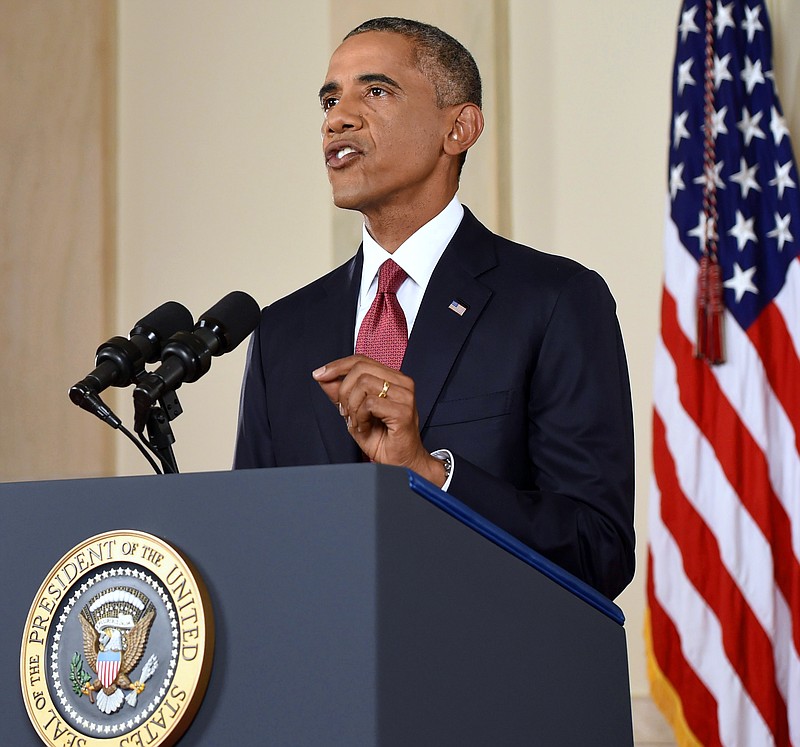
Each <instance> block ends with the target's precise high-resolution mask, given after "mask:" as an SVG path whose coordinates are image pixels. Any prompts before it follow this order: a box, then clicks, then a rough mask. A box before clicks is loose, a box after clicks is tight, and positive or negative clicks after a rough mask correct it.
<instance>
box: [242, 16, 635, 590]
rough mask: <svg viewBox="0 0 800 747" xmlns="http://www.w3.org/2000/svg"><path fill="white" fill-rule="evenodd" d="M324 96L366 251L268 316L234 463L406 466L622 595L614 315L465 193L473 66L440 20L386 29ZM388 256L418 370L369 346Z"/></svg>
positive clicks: (597, 286) (329, 160) (332, 163)
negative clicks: (363, 336) (365, 337)
mask: <svg viewBox="0 0 800 747" xmlns="http://www.w3.org/2000/svg"><path fill="white" fill-rule="evenodd" d="M320 101H321V104H322V108H323V111H324V117H325V118H324V123H323V126H322V136H323V152H324V154H325V161H326V166H327V170H328V176H329V179H330V182H331V185H332V189H333V196H334V202H335V204H336V205H337V206H339V207H342V208H345V209H350V210H358V211H360V212H361V213H362V215H363V216H364V232H363V236H364V242H363V244H362V246H361V247H360V248H359V251H358V253H357V254H356V256H355V257H354V258H353V259H351V260H350V261H349V262H347V263H346V264H344V265H343V266H341V267H339V268H338V269H336V270H334V271H333V272H331V273H329V274H328V275H326V276H325V277H323V278H321V279H319V280H317V281H316V282H314V283H312V284H310V285H308V286H306V287H305V288H303V289H301V290H299V291H297V292H295V293H293V294H292V295H290V296H288V297H286V298H284V299H281V300H280V301H277V302H275V303H274V304H272V305H271V306H269V307H268V308H266V309H265V310H264V312H263V316H262V321H261V324H260V326H259V329H258V330H257V331H256V333H255V334H254V335H253V339H252V342H251V348H250V353H249V357H248V364H247V371H246V373H245V381H244V386H243V391H242V402H241V411H240V419H239V431H238V437H237V446H236V456H235V462H234V466H235V467H237V468H246V467H271V466H291V465H307V464H326V463H339V462H357V461H359V460H362V459H364V458H369V459H371V460H373V461H375V462H379V463H382V464H392V465H400V466H406V467H408V468H410V469H413V470H414V471H416V472H417V473H419V474H420V475H422V476H423V477H425V478H426V479H428V480H430V481H431V482H432V483H434V484H435V485H437V486H442V487H443V488H444V489H446V490H447V491H448V492H450V493H451V494H452V495H453V496H455V497H456V498H458V499H459V500H461V501H463V502H464V503H465V504H467V505H469V506H471V507H472V508H473V509H475V510H476V511H478V512H479V513H480V514H482V515H483V516H485V517H486V518H487V519H489V520H490V521H492V522H494V523H495V524H497V525H498V526H500V527H502V528H503V529H505V530H507V531H508V532H510V533H511V534H512V535H514V536H516V537H517V538H519V539H521V540H522V541H523V542H525V543H526V544H528V545H529V546H531V547H532V548H534V549H536V550H538V551H539V552H541V553H542V554H543V555H545V556H546V557H548V558H550V559H551V560H553V561H554V562H556V563H558V564H559V565H561V566H562V567H564V568H565V569H567V570H569V571H571V572H572V573H574V574H576V575H577V576H578V577H580V578H583V579H584V580H586V581H587V582H588V583H590V584H592V585H593V586H595V587H596V588H597V589H599V590H600V591H601V592H603V593H604V594H606V595H607V596H609V597H611V598H613V597H614V596H616V595H617V594H618V593H619V592H620V591H621V590H622V589H623V588H624V587H625V585H627V583H628V582H629V581H630V579H631V578H632V576H633V569H634V552H633V551H634V531H633V426H632V413H631V400H630V387H629V382H628V373H627V366H626V362H625V354H624V350H623V346H622V340H621V335H620V332H619V327H618V324H617V320H616V314H615V304H614V301H613V298H612V297H611V294H610V293H609V291H608V288H607V287H606V285H605V283H604V282H603V280H602V279H601V278H600V277H599V276H598V275H597V274H596V273H594V272H593V271H590V270H587V269H586V268H584V267H582V266H581V265H579V264H577V263H575V262H573V261H571V260H568V259H565V258H562V257H556V256H553V255H547V254H543V253H540V252H537V251H535V250H533V249H529V248H527V247H523V246H520V245H518V244H514V243H513V242H510V241H508V240H506V239H503V238H501V237H499V236H497V235H495V234H493V233H491V232H490V231H489V230H488V229H486V228H485V227H484V226H483V225H481V224H480V223H479V222H478V220H477V219H476V218H475V217H474V216H473V215H472V214H471V213H470V212H469V211H468V210H466V209H464V208H462V206H461V205H460V203H459V202H458V200H457V198H456V197H455V195H456V191H457V188H458V180H459V176H460V172H461V168H462V166H463V163H464V159H465V157H466V152H467V150H468V149H469V148H470V147H471V146H472V145H473V144H474V143H475V141H476V140H477V139H478V137H479V135H480V134H481V131H482V128H483V116H482V113H481V109H480V107H481V91H480V77H479V75H478V71H477V67H476V66H475V63H474V60H473V59H472V57H471V55H470V54H469V52H467V51H466V49H464V48H463V47H462V46H461V45H460V44H459V43H458V42H457V41H455V40H454V39H452V37H449V36H448V35H447V34H444V33H443V32H441V31H440V30H439V29H436V28H434V27H430V26H427V25H425V24H419V23H417V22H413V21H405V20H403V19H375V20H373V21H368V22H367V23H365V24H362V25H361V26H359V27H358V28H357V29H354V31H352V32H351V33H350V34H349V35H348V36H347V37H346V38H345V40H344V42H343V43H342V44H341V46H340V47H339V48H338V49H337V50H336V51H335V52H334V54H333V56H332V58H331V62H330V66H329V69H328V74H327V77H326V80H325V83H324V85H323V86H322V89H321V90H320ZM388 259H391V260H396V262H397V264H398V265H399V266H400V267H402V269H403V270H404V271H405V275H403V277H405V276H406V275H407V277H406V279H405V281H404V282H402V285H400V288H399V290H397V291H396V298H397V299H398V301H399V304H400V306H401V307H402V315H403V316H404V317H405V318H404V320H403V322H402V323H403V324H405V325H406V327H407V330H408V332H409V333H410V334H409V335H408V338H407V349H406V350H405V355H404V357H403V358H402V366H401V368H400V370H396V368H392V367H390V366H389V365H386V364H385V363H380V362H378V361H377V360H374V359H373V358H372V357H368V356H365V355H354V354H353V351H354V349H355V344H356V337H357V334H360V333H359V332H358V330H359V329H360V328H361V324H362V320H363V319H364V317H365V315H366V314H367V310H368V309H369V308H370V304H371V303H375V301H374V300H373V299H374V298H375V296H376V293H378V291H377V285H378V280H377V275H378V268H379V267H380V266H381V265H382V264H383V263H384V262H385V261H386V260H388ZM403 345H405V336H404V337H403Z"/></svg>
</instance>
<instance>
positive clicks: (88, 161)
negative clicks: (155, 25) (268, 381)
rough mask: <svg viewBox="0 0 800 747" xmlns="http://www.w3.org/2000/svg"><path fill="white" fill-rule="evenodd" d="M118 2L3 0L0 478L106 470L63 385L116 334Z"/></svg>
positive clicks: (92, 428) (103, 447)
mask: <svg viewBox="0 0 800 747" xmlns="http://www.w3.org/2000/svg"><path fill="white" fill-rule="evenodd" d="M114 43H115V29H114V5H113V3H106V2H104V0H85V2H81V3H52V2H48V0H0V382H2V384H1V385H0V480H4V481H10V480H29V479H43V478H57V477H79V476H88V475H97V474H112V472H113V453H112V450H113V442H112V439H111V437H110V436H111V431H110V429H107V427H106V426H103V425H102V424H101V423H100V421H99V420H96V419H94V418H93V417H92V416H91V415H88V414H87V413H84V412H82V411H80V410H78V409H77V408H76V407H75V406H74V405H72V404H71V403H70V401H69V399H68V397H67V390H68V388H69V387H70V386H71V385H72V384H74V383H75V382H76V381H78V380H79V379H81V378H82V377H83V376H84V375H85V374H86V373H87V372H88V371H89V369H90V368H91V367H92V365H91V364H92V362H93V357H94V351H95V349H96V348H97V346H98V345H99V344H100V343H101V342H102V341H103V340H105V339H107V338H108V337H110V336H111V335H112V334H114V332H113V325H112V324H111V323H110V319H109V311H110V308H111V303H112V297H113V295H114V272H113V260H114V203H115V187H114V169H115V165H116V159H115V158H114V152H113V148H114V114H115V110H116V101H115V90H114V69H115V63H114Z"/></svg>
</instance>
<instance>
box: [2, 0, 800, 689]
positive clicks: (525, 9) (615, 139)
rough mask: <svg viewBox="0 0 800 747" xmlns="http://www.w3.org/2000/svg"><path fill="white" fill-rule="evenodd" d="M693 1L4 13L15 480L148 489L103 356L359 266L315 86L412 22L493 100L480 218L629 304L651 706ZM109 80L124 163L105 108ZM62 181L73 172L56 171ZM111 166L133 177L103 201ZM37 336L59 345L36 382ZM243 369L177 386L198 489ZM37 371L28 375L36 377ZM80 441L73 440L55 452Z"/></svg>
mask: <svg viewBox="0 0 800 747" xmlns="http://www.w3.org/2000/svg"><path fill="white" fill-rule="evenodd" d="M799 5H800V3H798V0H774V1H773V2H772V3H771V4H770V8H771V10H772V12H773V20H774V21H776V23H775V27H776V28H775V42H776V49H777V54H776V59H777V62H778V65H779V67H778V71H777V75H778V82H779V86H780V87H781V91H782V92H783V96H784V105H785V108H786V110H787V112H788V114H789V118H790V124H791V125H792V126H793V128H794V131H795V132H798V131H800V122H798V113H799V112H800V97H798V96H797V95H795V88H796V81H797V71H798V64H797V59H798V57H797V54H798V47H797V45H796V44H795V43H793V39H796V38H797V35H796V33H795V34H794V35H793V34H792V31H791V30H792V29H793V28H794V29H797V28H798V27H800V18H799V17H798V16H799V15H800V10H799V9H798V6H799ZM115 7H116V8H117V19H116V24H117V34H116V43H117V47H118V64H117V65H116V66H115V64H114V56H113V41H114V34H113V23H114V15H113V9H114V8H115ZM678 7H679V3H678V2H677V0H675V1H674V2H673V0H650V1H649V2H641V0H607V2H604V3H592V2H588V0H494V2H486V1H485V0H483V1H479V0H447V1H444V0H443V1H441V2H436V1H435V0H428V1H427V2H421V1H419V0H407V2H404V3H402V4H400V3H394V2H381V1H380V0H353V1H352V2H350V3H348V4H346V5H345V6H344V7H339V4H337V5H336V6H334V4H333V3H330V2H328V0H306V1H305V2H303V3H273V2H264V1H263V0H227V1H226V2H222V1H221V0H171V1H170V2H168V3H165V2H162V1H161V0H118V2H117V4H116V6H115V5H114V4H113V3H110V2H102V0H98V2H97V3H95V4H94V5H92V4H91V3H85V2H66V0H65V1H64V2H61V3H47V2H44V1H43V0H25V2H23V1H22V0H0V11H2V13H3V18H4V19H9V18H12V17H13V18H14V19H15V21H14V23H5V24H4V25H2V26H0V55H2V57H0V59H6V56H8V59H9V60H10V62H9V64H8V65H5V66H4V67H3V71H4V72H1V73H0V76H2V77H0V85H2V86H3V88H2V89H0V94H2V100H4V101H9V100H10V101H13V102H14V106H13V107H11V110H13V111H14V112H16V114H14V115H13V116H10V115H9V108H8V107H4V109H3V114H2V115H0V123H2V125H3V130H2V131H1V132H0V134H3V138H2V145H0V148H2V151H0V152H1V153H2V158H3V161H2V162H0V166H2V167H3V168H2V169H0V188H2V191H1V192H0V197H2V205H3V208H4V215H3V217H2V219H0V221H1V222H0V230H1V231H2V233H0V238H2V242H3V243H2V261H3V266H2V267H3V270H4V272H3V273H2V275H0V277H2V280H0V282H2V283H3V286H2V291H3V293H2V295H3V302H4V304H5V306H4V314H3V318H4V326H3V333H0V334H6V335H8V336H9V340H8V342H6V340H5V338H2V339H0V343H2V345H3V348H2V349H3V353H4V358H3V362H2V364H1V365H2V366H3V373H4V374H5V375H4V377H3V378H4V380H5V381H7V382H13V388H12V389H11V390H9V387H5V388H4V389H3V390H2V391H3V394H2V395H1V396H2V397H3V399H2V411H3V418H2V429H1V430H0V436H2V441H1V442H0V447H2V448H0V459H1V460H2V461H1V462H0V465H1V466H2V470H3V472H2V478H3V479H16V478H26V479H28V478H30V479H38V478H42V477H52V476H56V477H58V476H60V477H65V476H70V475H74V474H101V473H102V472H104V471H106V470H107V469H108V468H109V465H110V463H111V461H110V460H111V459H112V458H113V460H114V462H115V464H116V471H117V472H118V473H121V474H129V473H147V472H149V468H148V467H147V465H146V464H145V462H144V461H143V460H142V458H141V457H140V456H139V454H138V452H136V451H135V450H134V449H133V447H132V446H130V445H129V444H128V443H127V442H126V441H124V440H123V439H122V438H121V437H119V436H118V434H115V433H113V432H112V431H111V430H109V429H108V428H106V427H105V426H103V425H102V424H101V423H100V422H99V421H97V420H95V419H94V418H92V417H91V416H90V415H88V414H86V413H82V412H80V411H78V410H77V409H75V408H74V407H73V406H72V405H70V404H69V402H68V401H67V400H66V396H65V395H64V391H65V389H66V387H67V386H68V385H69V384H71V383H73V382H74V381H75V380H77V379H78V378H80V377H81V376H82V375H84V374H85V373H86V371H88V370H89V369H90V368H91V365H92V357H93V354H94V349H95V348H96V346H97V345H98V344H99V343H100V342H101V341H102V340H103V339H105V338H106V337H108V336H109V335H111V334H126V333H127V331H128V330H129V329H130V327H131V326H132V323H133V322H134V321H135V320H136V319H138V318H140V317H141V316H142V315H143V314H144V313H146V312H147V311H149V310H150V309H152V308H154V307H155V306H157V305H158V304H160V303H161V302H163V301H165V300H167V299H175V300H178V301H181V302H182V303H184V304H186V305H187V306H188V307H189V308H190V309H191V310H192V311H193V312H194V314H195V315H196V316H197V315H199V314H200V313H201V312H202V311H204V310H205V309H207V308H208V307H210V306H211V305H212V304H213V303H214V302H216V301H217V300H218V299H219V298H220V297H221V296H223V295H224V294H225V293H227V292H228V291H230V290H233V289H241V290H245V291H247V292H249V293H251V294H252V295H253V296H254V297H255V298H256V299H257V300H258V301H259V302H260V303H261V304H267V303H269V302H271V301H272V300H274V299H275V298H278V297H279V296H281V295H283V294H285V293H287V292H289V291H290V290H292V289H294V288H296V287H298V286H300V285H301V284H303V283H305V282H307V281H309V280H311V279H313V278H314V277H316V276H318V275H319V274H321V273H322V272H324V271H326V270H327V269H329V268H330V267H332V266H333V265H334V264H336V263H338V262H339V261H341V260H342V259H343V258H344V257H346V256H347V255H348V254H349V252H350V251H351V249H352V248H353V246H354V241H355V240H356V233H357V231H356V226H357V222H354V221H353V220H352V219H348V218H347V217H346V216H345V217H343V216H342V214H341V213H339V212H338V211H335V210H334V209H333V207H332V205H331V202H330V196H329V191H328V187H327V183H326V180H325V175H324V169H323V166H322V163H321V158H320V155H319V141H318V139H317V138H318V129H319V124H320V113H319V110H318V106H317V102H316V95H315V92H316V91H317V90H318V88H319V85H320V83H321V82H322V77H323V75H324V71H325V69H326V66H327V60H328V56H329V53H330V51H331V48H332V46H333V43H334V41H333V40H335V39H338V38H339V37H340V36H341V35H342V34H343V33H344V32H345V31H346V30H347V29H348V28H349V27H351V26H352V25H354V24H355V23H356V22H358V21H359V20H361V19H362V18H366V17H368V16H372V15H380V14H401V15H409V16H416V17H419V18H421V19H422V20H427V21H430V22H433V23H436V24H438V25H441V26H443V27H444V28H446V29H447V30H449V31H451V32H452V33H454V34H455V35H456V36H458V37H459V38H461V39H462V40H463V41H464V42H465V43H466V44H467V45H468V46H470V48H472V49H473V51H474V52H475V54H476V57H477V59H478V61H479V64H480V65H481V68H482V72H483V76H484V80H485V84H486V87H487V93H488V95H487V107H486V108H487V114H488V127H487V130H486V133H485V136H484V138H483V139H482V142H481V143H480V144H479V146H478V149H477V150H476V151H475V152H474V153H473V154H471V155H470V161H469V163H468V165H467V170H466V172H465V179H464V187H463V190H462V198H463V199H464V201H465V202H467V203H468V204H470V206H471V207H473V208H474V209H475V211H476V212H477V213H478V215H479V216H480V217H481V218H482V219H484V221H485V222H486V223H488V224H489V225H490V226H492V227H493V228H496V229H498V230H501V231H503V232H506V233H508V234H509V235H510V236H511V237H512V238H514V239H517V240H519V241H523V242H526V243H529V244H532V245H535V246H537V247H539V248H541V249H544V250H547V251H553V252H557V253H562V254H567V255H569V256H572V257H574V258H576V259H578V260H580V261H582V262H584V263H585V264H587V265H589V266H592V267H594V268H596V269H598V270H599V271H600V272H601V273H602V274H603V275H604V277H605V278H606V279H607V281H608V283H609V285H610V287H611V289H612V291H613V292H614V294H615V296H616V298H617V301H618V306H619V316H620V319H621V322H622V328H623V333H624V336H625V341H626V345H627V349H628V354H629V360H630V368H631V377H632V382H633V388H634V400H635V401H634V406H635V411H636V427H637V452H638V453H637V478H638V484H639V492H638V497H637V500H638V506H637V530H638V533H639V572H638V573H637V577H636V579H635V581H634V584H633V585H632V586H631V588H630V589H629V590H628V591H626V592H625V593H624V594H623V596H622V597H621V599H620V600H619V602H620V604H621V606H622V607H623V609H624V610H625V612H626V614H627V616H628V625H627V631H628V637H629V642H630V643H629V650H630V657H631V679H632V685H633V691H634V693H635V694H636V693H643V692H645V691H646V682H645V676H644V654H643V646H642V644H641V631H642V611H643V607H644V592H643V584H644V559H645V550H646V526H645V516H646V503H647V485H648V481H649V472H650V460H649V453H650V433H649V431H650V399H651V397H650V382H651V378H652V351H653V347H654V340H655V336H656V333H657V328H658V319H657V303H658V295H659V291H660V277H661V234H662V226H663V209H664V202H665V192H666V190H665V173H664V172H665V164H666V147H667V142H668V132H669V90H670V76H671V65H672V55H673V45H674V38H675V29H676V22H677V16H678ZM10 14H14V15H10ZM98 23H99V24H100V26H101V30H100V31H97V29H96V24H98ZM103 23H105V24H106V26H103ZM103 28H105V29H106V31H105V32H104V31H102V29H103ZM93 29H94V30H93ZM86 34H88V36H86ZM82 35H83V36H82ZM70 40H72V42H73V43H72V44H70V43H69V42H70ZM78 40H84V43H82V44H81V43H78ZM70 70H71V71H72V72H70ZM115 70H116V72H117V93H116V103H117V112H116V113H117V120H118V127H117V130H116V142H117V152H118V155H117V157H116V158H115V157H114V155H113V152H112V150H111V142H109V138H108V128H109V127H110V126H112V125H113V106H112V107H110V109H111V111H108V110H109V107H108V106H107V104H108V98H109V95H111V96H113V91H114V88H113V84H114V80H113V77H114V76H113V72H114V71H115ZM19 71H23V72H19ZM37 71H38V73H37ZM109 92H111V93H110V94H109ZM104 102H105V103H104ZM112 103H113V102H112ZM104 107H105V108H104ZM102 112H105V114H102V115H101V114H100V113H102ZM98 117H100V119H98ZM103 117H105V118H103ZM45 122H46V123H49V125H50V128H49V129H47V128H46V127H44V123H45ZM76 122H77V127H76V128H75V129H74V130H70V129H69V125H70V124H74V123H76ZM98 122H99V123H100V124H98ZM62 123H63V124H62ZM109 123H111V124H109ZM104 127H105V129H104ZM42 133H44V134H42ZM70 133H72V134H71V135H70ZM91 133H94V134H93V135H92V134H91ZM7 134H8V137H7V136H6V135H7ZM112 134H113V133H112ZM84 136H85V137H84ZM111 140H112V141H113V138H111ZM62 141H63V142H62ZM53 143H56V144H57V145H56V146H55V148H54V149H53V150H47V149H46V148H47V147H48V146H51V145H52V144H53ZM50 154H53V155H50ZM20 163H22V164H23V167H22V170H21V171H20V170H19V169H20ZM54 164H56V165H59V166H61V165H63V167H64V169H65V170H64V171H63V172H61V171H56V172H54V171H53V166H54ZM10 168H13V169H15V170H14V171H9V169H10ZM115 170H116V173H117V179H116V183H115V184H108V183H105V184H104V180H106V182H107V180H108V178H109V174H111V175H112V176H113V173H114V171H115ZM53 173H56V174H57V178H55V179H53V178H52V177H51V174H53ZM76 185H79V187H80V190H81V191H80V192H79V193H76ZM115 191H116V193H117V196H116V197H115ZM115 199H116V204H117V211H116V213H114V211H113V208H114V204H115ZM8 206H12V208H13V209H12V210H8V209H7V208H8ZM115 220H116V223H117V229H116V232H115V231H114V222H115ZM114 239H116V249H115V247H114ZM79 268H80V269H79ZM115 277H116V280H115V281H114V278H115ZM109 283H113V292H111V293H107V291H108V288H109ZM73 319H79V320H80V330H81V335H80V339H79V340H76V339H74V337H68V336H66V333H67V331H68V330H67V326H65V323H63V322H64V320H69V322H70V324H72V320H73ZM8 320H10V322H11V325H10V326H9V325H8ZM53 320H57V321H56V323H55V325H54V322H53ZM54 327H55V328H54ZM72 328H74V324H73V326H72V327H71V328H70V329H72ZM9 329H12V330H13V333H12V334H9V332H8V330H9ZM43 330H44V331H45V332H46V335H45V342H46V345H47V346H48V349H47V354H46V356H45V357H44V360H45V363H44V364H42V365H40V366H37V364H40V363H41V361H42V360H43V358H42V357H41V355H40V352H39V348H40V347H41V346H42V345H43V344H44V343H40V342H39V341H38V338H37V335H39V334H40V333H42V331H43ZM52 350H55V351H56V354H55V355H53V354H52V353H51V351H52ZM9 353H10V355H9ZM243 359H244V346H242V348H240V349H239V350H238V351H236V352H235V353H232V354H230V355H227V356H225V357H224V358H219V359H215V361H214V363H213V366H212V371H211V373H209V374H208V375H207V376H206V377H205V378H204V379H203V380H201V381H199V382H197V383H195V384H191V385H188V386H186V387H183V388H182V389H181V390H180V391H179V395H180V397H181V401H182V403H183V406H184V409H185V413H184V414H183V415H182V416H181V417H180V418H179V419H178V420H176V421H175V423H174V429H175V435H176V437H177V443H176V446H175V450H176V455H177V458H178V461H179V464H180V466H181V469H182V470H183V471H198V470H218V469H226V468H227V467H228V466H229V464H230V460H231V455H232V449H233V434H234V427H235V418H236V407H237V400H238V390H239V381H240V377H241V371H242V365H243ZM18 361H21V362H25V363H26V365H28V366H30V367H31V368H30V370H32V371H33V372H34V374H33V375H31V376H30V377H25V378H24V380H23V377H21V376H20V375H19V371H20V370H21V369H20V368H19V365H20V364H19V363H18ZM114 394H116V393H111V394H109V397H108V399H109V400H110V401H111V402H113V403H114V406H115V409H116V410H117V412H118V413H119V415H120V416H122V417H123V419H124V420H125V421H126V423H128V424H130V422H131V420H132V405H131V402H130V392H129V391H125V392H121V393H119V396H114ZM65 429H66V430H65ZM70 429H75V430H70ZM67 431H69V432H70V436H69V438H68V440H67V442H68V443H69V444H71V445H70V446H64V439H62V438H61V435H60V434H61V433H64V432H67ZM112 450H113V457H112V453H111V452H112ZM86 455H89V456H88V457H87V456H86Z"/></svg>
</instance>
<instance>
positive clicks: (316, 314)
mask: <svg viewBox="0 0 800 747" xmlns="http://www.w3.org/2000/svg"><path fill="white" fill-rule="evenodd" d="M362 261H363V255H362V253H361V250H360V249H359V251H358V253H357V254H356V256H355V257H353V259H351V260H350V261H349V262H347V263H346V264H344V265H342V266H341V267H340V268H338V269H337V270H334V271H333V272H332V273H331V274H330V275H328V277H327V278H325V279H324V280H323V281H322V282H321V284H320V286H321V288H320V289H321V292H320V293H319V295H318V296H317V298H315V299H314V300H313V301H311V302H310V303H309V304H308V305H307V307H306V309H305V318H306V323H305V329H306V337H307V340H308V346H307V355H306V361H307V369H308V383H309V392H310V397H311V402H312V407H313V410H314V415H315V417H316V420H317V425H318V426H319V433H320V436H321V438H322V442H323V444H324V446H325V450H326V452H327V454H328V457H329V460H330V462H331V463H334V464H335V463H341V462H357V461H359V459H360V454H361V452H360V450H359V448H358V447H357V446H356V444H355V441H353V439H352V438H351V437H350V435H349V434H348V433H347V429H346V428H345V425H344V422H343V421H342V418H341V416H340V415H339V412H338V411H337V409H336V407H335V405H333V404H332V403H331V401H330V400H329V399H328V398H327V396H326V395H325V393H324V392H323V391H322V388H321V387H320V386H319V384H317V383H316V382H315V381H314V380H313V379H312V378H311V372H312V371H313V370H314V369H315V368H319V366H321V365H324V364H325V363H329V362H330V361H333V360H336V359H337V358H343V357H344V356H347V355H351V354H352V352H353V333H354V325H355V309H356V301H357V298H358V286H359V282H360V279H361V265H362Z"/></svg>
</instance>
